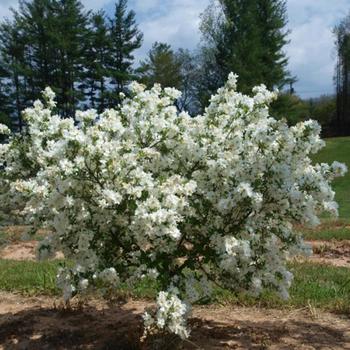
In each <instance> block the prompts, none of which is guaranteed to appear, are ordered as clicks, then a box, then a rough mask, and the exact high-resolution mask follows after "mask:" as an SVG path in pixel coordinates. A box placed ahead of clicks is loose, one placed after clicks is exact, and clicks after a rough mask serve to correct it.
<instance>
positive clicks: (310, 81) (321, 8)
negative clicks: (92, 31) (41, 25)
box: [0, 0, 350, 97]
mask: <svg viewBox="0 0 350 350" xmlns="http://www.w3.org/2000/svg"><path fill="white" fill-rule="evenodd" d="M81 1H82V2H83V3H84V5H85V6H86V7H87V8H90V9H94V10H96V9H100V8H104V9H105V10H106V12H107V13H113V7H114V3H115V1H114V0H113V1H111V0H81ZM209 1H210V0H129V5H130V8H132V9H133V10H135V12H136V14H137V20H138V23H139V27H140V29H141V30H142V32H143V33H144V44H143V47H142V48H141V49H140V50H139V51H138V52H137V55H136V57H137V59H142V58H143V57H144V56H145V55H146V53H147V52H148V50H149V49H150V47H151V45H152V43H153V42H154V41H164V42H168V43H169V44H171V45H173V47H174V48H178V47H184V48H189V49H191V48H195V47H196V46H197V44H198V43H199V40H200V33H199V31H198V25H199V15H200V13H202V12H203V10H204V9H205V8H206V7H207V6H208V4H209ZM17 2H18V1H17V0H0V17H4V16H8V15H9V10H8V8H9V7H10V6H13V7H16V6H17ZM287 4H288V17H289V25H288V27H289V29H290V30H291V34H290V36H289V39H290V41H291V42H290V44H289V45H288V46H287V47H286V52H287V54H288V56H289V69H290V71H291V72H292V74H293V75H296V76H297V77H298V82H297V83H296V85H295V89H296V92H297V93H298V94H299V95H301V96H302V97H314V96H319V95H321V94H327V93H332V92H333V91H334V87H333V73H334V65H335V50H334V37H333V35H332V28H333V27H334V25H335V24H336V23H338V22H339V20H341V19H342V18H343V17H344V16H345V15H346V14H347V13H348V12H349V11H350V0H288V1H287Z"/></svg>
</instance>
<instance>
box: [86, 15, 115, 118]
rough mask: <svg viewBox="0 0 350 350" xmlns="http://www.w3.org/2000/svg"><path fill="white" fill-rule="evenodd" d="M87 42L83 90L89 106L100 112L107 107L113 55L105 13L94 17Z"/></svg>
mask: <svg viewBox="0 0 350 350" xmlns="http://www.w3.org/2000/svg"><path fill="white" fill-rule="evenodd" d="M90 21H91V23H90V28H89V33H88V38H87V40H86V45H87V48H86V55H85V58H84V68H85V72H84V82H83V84H82V85H81V88H83V90H84V91H85V94H86V96H87V98H88V100H87V101H86V102H87V105H88V106H89V107H91V108H96V109H97V110H98V111H99V112H101V111H103V110H104V109H105V107H106V99H107V97H108V95H107V93H108V91H107V88H108V86H107V83H108V66H107V64H108V62H107V60H108V57H109V55H110V53H111V41H110V35H109V30H108V27H107V23H106V16H105V14H104V12H103V11H99V12H97V13H95V14H93V15H92V17H91V20H90Z"/></svg>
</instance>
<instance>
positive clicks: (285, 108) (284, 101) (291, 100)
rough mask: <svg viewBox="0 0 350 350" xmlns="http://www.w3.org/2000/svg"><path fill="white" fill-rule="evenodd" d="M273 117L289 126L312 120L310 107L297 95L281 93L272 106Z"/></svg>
mask: <svg viewBox="0 0 350 350" xmlns="http://www.w3.org/2000/svg"><path fill="white" fill-rule="evenodd" d="M271 115H272V116H273V117H275V118H276V119H286V120H287V121H288V124H289V125H295V124H296V123H298V122H301V121H305V120H308V119H310V111H309V105H308V104H307V103H306V102H305V101H303V100H302V99H301V98H299V97H298V96H296V95H293V94H289V93H281V94H280V95H279V96H278V99H277V100H276V101H275V102H274V103H273V104H272V106H271Z"/></svg>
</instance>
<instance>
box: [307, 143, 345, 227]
mask: <svg viewBox="0 0 350 350" xmlns="http://www.w3.org/2000/svg"><path fill="white" fill-rule="evenodd" d="M325 141H326V147H325V148H323V149H322V150H321V151H320V152H319V153H318V154H316V155H315V156H314V157H313V159H314V161H315V162H317V163H333V162H334V161H335V160H337V161H338V162H342V163H345V164H346V165H347V167H348V169H349V170H350V137H336V138H329V139H326V140H325ZM333 189H334V190H335V193H336V199H337V201H338V204H339V217H340V218H342V219H345V220H347V221H348V222H350V171H349V172H347V174H346V175H345V176H344V177H341V178H338V179H336V180H335V181H334V184H333Z"/></svg>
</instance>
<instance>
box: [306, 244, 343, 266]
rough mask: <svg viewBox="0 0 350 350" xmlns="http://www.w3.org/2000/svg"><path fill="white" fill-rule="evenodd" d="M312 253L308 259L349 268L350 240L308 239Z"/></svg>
mask: <svg viewBox="0 0 350 350" xmlns="http://www.w3.org/2000/svg"><path fill="white" fill-rule="evenodd" d="M309 243H310V244H311V245H312V249H313V255H312V256H311V257H309V258H307V259H308V260H311V261H313V262H317V263H323V264H329V265H333V266H337V267H349V268H350V241H348V240H343V241H337V240H332V241H309Z"/></svg>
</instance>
